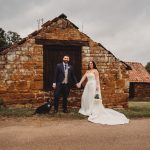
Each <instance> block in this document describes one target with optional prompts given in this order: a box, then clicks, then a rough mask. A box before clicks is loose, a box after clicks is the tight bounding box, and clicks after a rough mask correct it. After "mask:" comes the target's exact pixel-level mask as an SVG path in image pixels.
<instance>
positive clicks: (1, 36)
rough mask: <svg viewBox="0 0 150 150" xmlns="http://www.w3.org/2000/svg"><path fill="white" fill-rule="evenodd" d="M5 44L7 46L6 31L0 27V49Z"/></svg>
mask: <svg viewBox="0 0 150 150" xmlns="http://www.w3.org/2000/svg"><path fill="white" fill-rule="evenodd" d="M6 46H7V42H6V33H5V31H4V30H3V29H2V28H0V50H1V49H3V48H5V47H6Z"/></svg>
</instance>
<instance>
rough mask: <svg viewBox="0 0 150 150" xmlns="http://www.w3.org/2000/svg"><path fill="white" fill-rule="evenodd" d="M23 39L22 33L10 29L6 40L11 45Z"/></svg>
mask: <svg viewBox="0 0 150 150" xmlns="http://www.w3.org/2000/svg"><path fill="white" fill-rule="evenodd" d="M20 40H21V38H20V35H19V34H18V33H16V32H12V31H8V32H7V35H6V41H7V43H8V45H9V46H11V45H13V44H14V43H17V42H19V41H20Z"/></svg>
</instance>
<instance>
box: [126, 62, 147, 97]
mask: <svg viewBox="0 0 150 150" xmlns="http://www.w3.org/2000/svg"><path fill="white" fill-rule="evenodd" d="M126 63H127V64H128V65H129V66H130V67H131V68H132V70H130V71H129V98H130V99H134V100H149V99H150V74H149V73H148V72H147V70H146V69H145V68H144V66H143V65H142V64H141V63H138V62H126Z"/></svg>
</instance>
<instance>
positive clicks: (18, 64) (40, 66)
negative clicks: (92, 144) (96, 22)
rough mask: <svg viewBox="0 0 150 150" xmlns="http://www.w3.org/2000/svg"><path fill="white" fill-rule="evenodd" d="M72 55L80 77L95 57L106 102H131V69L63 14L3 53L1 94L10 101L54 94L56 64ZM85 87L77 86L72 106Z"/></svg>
mask: <svg viewBox="0 0 150 150" xmlns="http://www.w3.org/2000/svg"><path fill="white" fill-rule="evenodd" d="M64 54H68V55H70V58H71V62H70V63H71V64H72V65H73V66H74V70H75V74H76V76H77V79H78V80H80V78H81V76H82V74H83V73H84V72H85V71H86V70H87V64H88V61H89V60H94V61H95V62H96V64H97V67H98V71H99V74H100V81H101V90H102V97H103V104H104V105H105V106H106V107H127V106H128V94H129V93H128V79H129V76H128V70H129V69H130V67H129V66H128V65H127V64H126V63H124V62H122V61H120V60H119V59H117V58H116V57H115V56H114V55H113V54H112V53H111V52H110V51H108V50H107V49H106V48H105V47H103V46H102V45H101V44H100V43H97V42H95V41H93V40H92V39H91V38H90V37H88V36H87V35H86V34H85V33H82V32H80V31H79V29H78V27H77V26H76V25H75V24H73V23H72V22H71V21H69V20H68V19H67V16H66V15H64V14H61V15H60V16H58V17H56V18H54V19H53V20H51V21H47V22H46V23H44V24H43V25H42V27H41V29H39V30H38V31H35V32H33V33H31V34H30V35H28V37H26V38H24V39H23V40H22V41H21V42H19V43H16V44H15V45H13V46H12V47H10V48H8V49H5V50H4V51H2V52H1V53H0V97H1V98H2V99H3V100H4V102H5V103H6V104H33V105H34V104H37V103H42V102H44V101H45V98H46V97H47V96H49V95H50V96H52V93H53V90H52V88H51V86H52V82H53V76H54V69H55V67H56V64H57V63H59V62H61V61H62V56H63V55H64ZM82 91H83V90H82V89H81V90H80V89H76V88H73V89H72V90H71V93H70V98H69V106H70V107H80V98H81V93H82Z"/></svg>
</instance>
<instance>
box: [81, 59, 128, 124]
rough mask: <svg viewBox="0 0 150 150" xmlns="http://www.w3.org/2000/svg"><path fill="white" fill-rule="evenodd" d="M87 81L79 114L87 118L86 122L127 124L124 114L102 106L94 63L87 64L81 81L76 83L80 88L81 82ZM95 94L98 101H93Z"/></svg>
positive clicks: (97, 74)
mask: <svg viewBox="0 0 150 150" xmlns="http://www.w3.org/2000/svg"><path fill="white" fill-rule="evenodd" d="M86 78H87V79H88V81H87V83H86V85H85V88H84V91H83V94H82V98H81V108H80V110H79V113H80V114H83V115H85V116H89V117H88V121H91V122H93V123H100V124H107V125H117V124H125V123H129V120H128V119H127V118H126V117H125V115H124V114H122V113H119V112H117V111H115V110H113V109H108V108H105V107H104V106H103V104H102V97H101V89H100V81H99V73H98V71H97V67H96V64H95V62H94V61H90V62H89V64H88V70H87V72H86V73H85V74H84V75H83V77H82V79H81V80H80V82H79V83H78V87H79V88H80V87H81V84H82V82H83V81H84V80H85V79H86ZM95 94H98V96H99V100H96V99H95Z"/></svg>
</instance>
